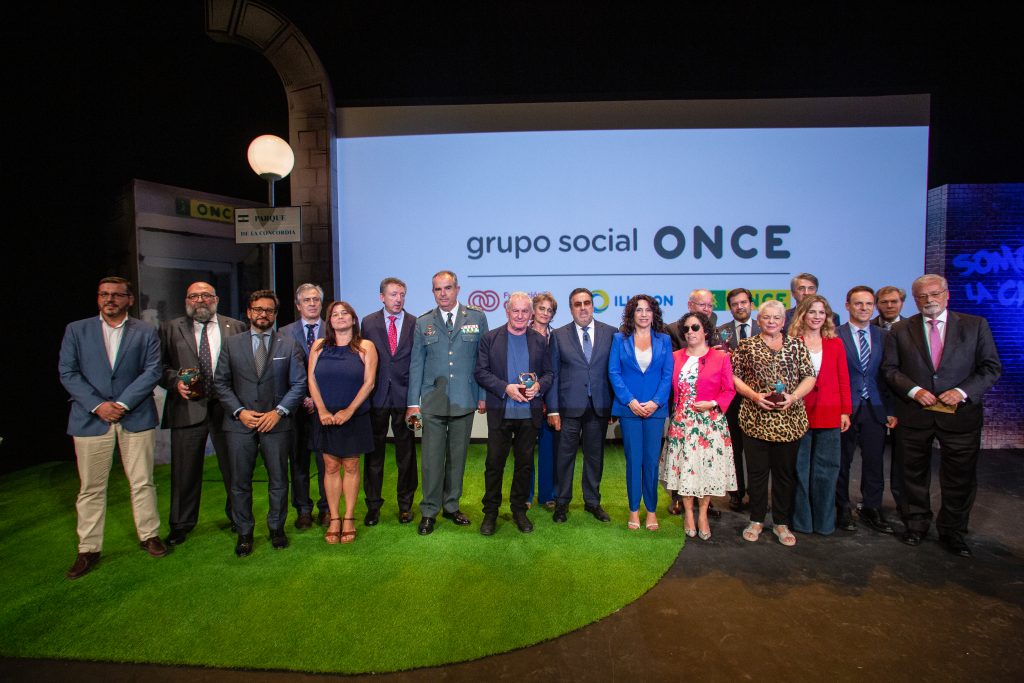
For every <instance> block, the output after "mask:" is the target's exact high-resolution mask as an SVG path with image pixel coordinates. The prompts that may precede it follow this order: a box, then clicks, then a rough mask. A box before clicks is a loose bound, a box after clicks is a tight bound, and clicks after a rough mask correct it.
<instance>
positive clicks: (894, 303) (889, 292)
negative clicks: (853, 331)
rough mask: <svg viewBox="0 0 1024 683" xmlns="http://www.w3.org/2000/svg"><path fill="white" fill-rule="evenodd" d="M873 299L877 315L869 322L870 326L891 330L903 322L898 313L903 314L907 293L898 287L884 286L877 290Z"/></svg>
mask: <svg viewBox="0 0 1024 683" xmlns="http://www.w3.org/2000/svg"><path fill="white" fill-rule="evenodd" d="M875 297H876V302H875V305H876V306H877V307H878V315H877V316H875V319H874V320H872V321H871V324H872V325H878V326H879V327H884V328H885V329H887V330H891V329H892V326H893V325H895V324H896V323H898V322H899V321H901V320H903V318H902V317H901V316H900V313H902V312H903V302H904V301H906V299H907V292H906V291H905V290H903V289H900V288H899V287H894V286H893V285H886V286H885V287H879V288H878V291H877V292H875Z"/></svg>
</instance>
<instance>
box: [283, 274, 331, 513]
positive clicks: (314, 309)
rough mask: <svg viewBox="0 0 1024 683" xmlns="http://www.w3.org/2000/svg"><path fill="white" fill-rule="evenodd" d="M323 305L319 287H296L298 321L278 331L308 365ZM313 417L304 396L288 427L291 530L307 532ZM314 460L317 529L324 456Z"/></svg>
mask: <svg viewBox="0 0 1024 683" xmlns="http://www.w3.org/2000/svg"><path fill="white" fill-rule="evenodd" d="M323 305H324V290H323V289H322V288H321V287H320V285H315V284H313V283H311V282H307V283H305V284H301V285H299V286H298V287H297V288H296V289H295V310H296V311H298V314H299V318H298V320H296V321H295V322H291V323H288V324H287V325H285V326H284V327H282V328H281V333H282V334H290V335H291V336H292V337H294V339H295V342H296V343H297V344H298V345H299V348H300V349H302V358H303V361H304V362H306V363H307V365H308V361H309V350H310V349H311V348H312V347H313V342H315V341H316V340H317V339H323V338H324V328H325V327H326V326H325V325H324V321H323V320H322V319H321V318H320V312H321V311H322V310H323ZM315 419H317V417H316V408H315V407H314V406H313V399H312V398H310V397H309V396H306V397H305V398H304V399H303V400H302V408H301V409H299V410H297V411H296V413H295V420H294V422H293V423H292V426H293V429H292V434H293V435H294V440H295V445H294V447H293V448H292V451H291V455H290V456H289V459H288V463H289V465H290V469H291V476H292V507H294V508H295V513H296V517H295V528H296V529H308V528H310V527H311V526H313V500H312V498H310V497H309V454H310V451H311V449H310V447H309V439H310V433H311V432H312V429H313V420H315ZM313 453H314V458H315V459H316V474H317V476H316V479H317V489H318V491H319V494H320V497H319V499H318V500H317V503H316V506H317V510H318V511H319V514H318V518H319V519H318V521H319V522H320V524H321V526H327V522H328V521H329V518H330V512H329V511H328V509H327V492H326V491H325V490H324V454H323V453H322V452H320V451H313Z"/></svg>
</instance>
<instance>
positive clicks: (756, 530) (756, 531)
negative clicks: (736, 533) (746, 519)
mask: <svg viewBox="0 0 1024 683" xmlns="http://www.w3.org/2000/svg"><path fill="white" fill-rule="evenodd" d="M762 531H764V525H763V524H761V523H760V522H751V523H750V524H748V525H747V528H746V529H744V530H743V540H744V541H750V542H751V543H754V542H755V541H757V539H759V538H761V532H762Z"/></svg>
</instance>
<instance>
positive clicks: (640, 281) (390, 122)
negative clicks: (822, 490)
mask: <svg viewBox="0 0 1024 683" xmlns="http://www.w3.org/2000/svg"><path fill="white" fill-rule="evenodd" d="M928 110H929V98H928V96H927V95H904V96H885V97H857V98H808V99H768V100H765V99H761V100H694V101H634V102H623V101H619V102H582V103H543V104H496V105H452V106H447V105H446V106H422V107H405V106H403V107H352V108H342V109H339V110H338V115H339V116H338V120H339V130H340V134H339V135H340V137H339V139H338V140H337V147H336V150H335V151H336V153H337V155H338V161H339V164H338V166H339V169H340V173H339V179H338V182H339V185H338V200H339V214H338V220H337V221H336V224H335V226H334V235H333V237H334V241H333V244H334V248H335V250H336V251H335V255H334V256H335V283H334V284H335V291H337V292H339V293H340V296H341V297H342V298H344V299H346V300H348V301H349V302H351V303H352V304H353V306H354V307H355V308H356V310H357V312H358V313H359V314H360V316H363V315H365V314H367V313H369V312H371V311H373V310H374V309H376V308H377V307H378V306H379V305H380V301H379V299H378V286H379V283H380V280H381V279H382V278H384V277H387V276H394V277H398V278H401V279H402V280H404V281H405V282H406V283H407V284H408V286H409V291H408V298H407V305H406V307H407V309H408V310H409V311H410V312H411V313H412V314H414V315H419V314H422V313H423V312H425V311H427V310H428V309H430V308H431V307H432V306H434V300H433V297H432V295H431V291H430V278H431V275H432V274H433V273H435V272H436V271H438V270H442V269H447V270H452V271H455V272H456V273H457V274H458V277H459V284H460V285H461V293H460V296H459V300H460V302H461V303H469V304H475V305H478V306H480V307H481V308H483V309H484V310H486V311H487V312H488V316H489V321H490V324H491V326H492V327H493V326H495V325H500V324H502V322H503V321H504V319H505V318H504V311H503V309H502V304H503V302H504V300H505V299H506V298H507V296H508V294H509V293H510V292H514V291H525V292H528V293H530V294H533V293H536V292H541V291H550V292H552V293H553V294H554V296H555V298H556V300H557V301H558V303H559V310H558V314H557V316H556V317H555V320H554V322H553V324H555V325H563V324H566V323H567V322H569V321H570V315H569V307H568V300H567V299H568V294H569V292H570V291H571V290H572V289H574V288H576V287H586V288H588V289H590V290H592V291H593V292H594V295H595V301H594V302H595V308H596V310H597V317H598V318H599V319H600V320H603V321H604V322H607V323H609V324H612V325H614V326H618V325H619V324H620V322H621V316H622V310H623V307H624V305H625V303H626V301H627V300H628V299H629V297H630V296H631V295H633V294H637V293H647V294H650V295H653V296H654V297H656V298H657V299H658V301H659V302H660V303H661V304H662V310H663V318H664V321H665V322H666V323H668V322H671V321H673V320H676V319H677V318H678V317H679V316H680V315H682V313H684V312H685V311H686V300H687V295H688V293H689V291H690V290H692V289H695V288H698V287H700V288H706V289H710V290H711V291H712V292H713V293H714V294H715V301H716V309H718V317H719V322H720V323H721V322H725V321H727V320H729V319H730V318H731V316H730V315H729V313H728V310H727V306H726V302H725V293H726V292H727V291H728V290H730V289H732V288H734V287H746V288H747V289H750V290H752V291H753V292H754V299H755V303H757V302H759V301H761V300H763V299H765V298H777V299H781V300H782V301H783V302H784V303H785V304H786V305H787V306H789V305H790V301H789V281H790V278H791V277H792V276H793V275H794V274H796V273H799V272H810V273H814V274H815V275H817V276H818V277H819V278H820V280H821V287H820V293H822V294H824V295H825V296H826V297H827V298H828V299H829V301H830V302H831V303H832V305H833V308H834V309H835V310H837V311H838V312H839V313H840V314H841V316H842V317H843V318H844V319H845V317H846V315H845V311H844V310H843V303H844V300H845V295H846V291H847V290H848V289H849V288H850V287H852V286H854V285H858V284H866V285H869V286H871V287H873V288H878V287H880V286H882V285H885V284H895V285H897V286H900V287H904V288H908V287H909V284H910V282H911V281H912V280H913V279H914V278H915V277H916V276H918V275H920V274H921V272H922V268H923V266H924V248H925V244H924V242H925V218H926V200H927V168H928ZM907 303H908V309H907V310H908V311H909V310H910V309H912V308H913V305H912V301H908V302H907Z"/></svg>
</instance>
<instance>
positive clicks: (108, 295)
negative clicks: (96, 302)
mask: <svg viewBox="0 0 1024 683" xmlns="http://www.w3.org/2000/svg"><path fill="white" fill-rule="evenodd" d="M96 296H98V297H99V298H101V299H117V300H118V301H121V300H122V299H127V298H128V297H130V296H131V294H125V293H124V292H96Z"/></svg>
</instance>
